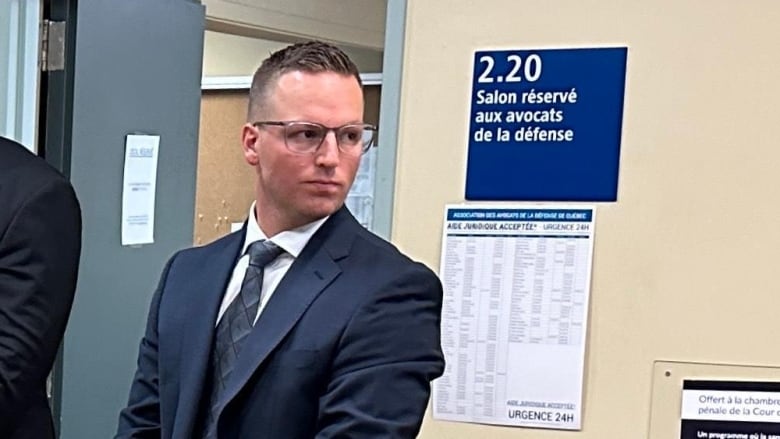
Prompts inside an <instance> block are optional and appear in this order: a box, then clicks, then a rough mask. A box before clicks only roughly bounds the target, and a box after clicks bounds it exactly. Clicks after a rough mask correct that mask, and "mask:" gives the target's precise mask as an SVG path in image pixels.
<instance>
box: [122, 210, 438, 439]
mask: <svg viewBox="0 0 780 439" xmlns="http://www.w3.org/2000/svg"><path fill="white" fill-rule="evenodd" d="M244 233H245V232H244V231H242V232H236V233H233V234H231V235H228V236H226V237H224V238H222V239H220V240H218V241H216V242H214V243H212V244H210V245H207V246H204V247H199V248H192V249H188V250H184V251H181V252H179V253H178V254H176V255H174V257H172V258H171V259H170V261H169V262H168V264H167V265H166V267H165V269H164V272H163V274H162V278H161V280H160V284H159V287H158V289H157V291H156V293H155V294H154V298H153V300H152V305H151V309H150V312H149V318H148V323H147V328H146V334H145V336H144V337H143V340H142V341H141V346H140V351H139V357H138V370H137V372H136V375H135V378H134V381H133V384H132V388H131V391H130V398H129V403H128V406H127V407H126V408H125V409H124V410H123V411H122V412H121V414H120V419H119V429H118V433H117V436H116V437H117V438H147V437H148V438H175V439H185V438H187V439H189V438H191V437H198V436H199V435H200V434H201V431H200V428H201V427H202V425H201V422H202V413H203V407H202V400H203V399H204V398H203V393H204V391H205V389H207V387H206V386H204V383H206V382H207V374H208V373H209V355H210V353H211V347H212V341H213V335H214V325H215V321H216V318H217V311H218V309H219V305H220V302H221V300H222V295H223V293H224V291H225V288H226V286H227V283H228V281H229V278H230V275H231V272H232V269H233V266H234V265H235V263H236V261H237V259H238V257H239V251H240V250H241V247H242V244H243V240H244ZM441 305H442V288H441V283H440V282H439V280H438V278H437V277H436V276H435V275H434V274H433V272H431V271H430V270H429V269H428V268H426V267H425V266H424V265H422V264H419V263H416V262H413V261H411V260H410V259H408V258H407V257H406V256H404V255H402V254H401V253H400V252H399V251H398V250H397V249H396V248H395V247H393V246H392V245H391V244H389V243H387V242H386V241H384V240H382V239H380V238H378V237H376V236H375V235H373V234H371V233H370V232H368V231H367V230H365V228H363V227H362V226H361V225H360V224H358V222H357V221H356V220H355V219H354V218H353V217H352V215H351V214H350V213H349V212H348V211H347V210H346V208H342V209H340V210H339V211H337V212H336V213H334V214H333V215H332V216H331V217H330V218H329V219H328V220H327V221H326V222H325V223H324V224H323V225H322V227H321V228H320V229H319V230H318V231H317V232H316V233H315V234H314V236H312V238H311V240H310V241H309V243H308V244H307V245H306V247H305V248H304V249H303V251H302V252H301V254H300V255H299V257H298V258H297V259H296V260H295V261H294V262H293V264H292V266H291V267H290V269H289V271H288V272H287V274H286V275H285V276H284V278H283V279H282V281H281V283H280V284H279V286H278V287H277V289H276V291H275V292H274V294H273V296H271V299H270V300H269V302H268V304H267V306H266V308H265V309H264V310H263V313H262V314H261V315H260V318H259V319H258V321H257V323H256V325H255V327H254V328H253V330H252V333H251V334H250V335H249V336H248V338H247V340H246V341H245V343H244V347H243V348H242V351H241V353H240V355H239V359H238V364H237V365H236V367H235V369H234V371H233V373H232V375H231V378H230V382H229V383H228V390H227V391H226V392H225V393H226V395H225V398H224V399H223V401H221V404H222V409H221V412H220V415H219V418H218V431H219V437H220V438H221V439H227V438H263V439H297V438H300V439H309V438H371V439H376V438H413V437H415V436H416V435H417V432H418V431H419V428H420V424H421V422H422V418H423V414H424V412H425V408H426V405H427V402H428V398H429V396H430V381H431V380H433V379H434V378H437V377H438V376H440V375H441V373H442V371H443V368H444V359H443V355H442V352H441V345H440V317H441Z"/></svg>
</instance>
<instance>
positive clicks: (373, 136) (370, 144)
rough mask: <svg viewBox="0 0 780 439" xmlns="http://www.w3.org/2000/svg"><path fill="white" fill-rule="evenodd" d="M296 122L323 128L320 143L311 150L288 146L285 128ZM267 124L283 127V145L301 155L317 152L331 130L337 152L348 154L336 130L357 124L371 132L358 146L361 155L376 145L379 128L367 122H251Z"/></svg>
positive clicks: (260, 124)
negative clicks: (366, 140)
mask: <svg viewBox="0 0 780 439" xmlns="http://www.w3.org/2000/svg"><path fill="white" fill-rule="evenodd" d="M298 123H305V124H309V125H314V126H318V127H320V128H322V129H324V130H325V135H323V136H322V138H321V139H320V143H318V144H317V146H316V147H314V148H312V149H311V151H298V150H295V149H292V148H290V145H288V144H287V129H288V127H290V126H292V125H294V124H298ZM269 125H270V126H276V127H283V128H284V134H283V136H282V137H283V139H284V146H285V147H286V148H287V150H288V151H290V152H293V153H296V154H302V155H305V154H314V153H315V152H317V150H318V149H320V146H322V143H323V142H325V137H327V136H328V133H329V132H331V131H332V132H333V136H334V137H335V138H336V146H337V147H338V149H339V152H342V153H345V154H349V152H345V150H344V149H342V148H341V142H340V141H339V136H338V131H339V130H341V129H343V128H346V127H352V126H359V127H363V130H368V131H371V133H372V134H371V140H369V141H368V143H365V144H363V146H362V147H361V148H360V154H357V157H360V156H361V155H363V154H365V153H366V152H368V150H369V149H371V147H373V146H376V135H377V132H378V130H379V128H378V127H377V126H375V125H371V124H368V123H348V124H344V125H341V126H338V127H329V126H326V125H323V124H321V123H317V122H310V121H308V120H260V121H257V122H252V126H253V127H255V128H260V127H263V126H269Z"/></svg>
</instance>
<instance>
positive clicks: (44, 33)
mask: <svg viewBox="0 0 780 439" xmlns="http://www.w3.org/2000/svg"><path fill="white" fill-rule="evenodd" d="M61 70H65V22H64V21H52V20H43V25H42V26H41V71H44V72H55V71H61Z"/></svg>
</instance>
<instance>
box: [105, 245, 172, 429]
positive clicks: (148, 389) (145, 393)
mask: <svg viewBox="0 0 780 439" xmlns="http://www.w3.org/2000/svg"><path fill="white" fill-rule="evenodd" d="M174 259H175V256H174V257H172V258H171V259H170V260H169V261H168V263H167V264H166V266H165V269H164V270H163V274H162V276H161V277H160V282H159V284H158V286H157V290H156V291H155V292H154V295H153V296H152V303H151V305H150V306H149V317H148V318H147V320H146V331H145V333H144V336H143V338H142V339H141V344H140V347H139V348H138V367H137V369H136V372H135V376H134V378H133V383H132V385H131V387H130V397H129V398H128V402H127V407H125V408H124V409H123V410H122V411H121V412H120V413H119V427H118V429H117V434H116V438H117V439H119V438H121V439H130V438H156V439H159V438H160V437H161V429H160V378H159V370H158V337H157V323H158V320H157V319H158V314H159V307H160V300H161V297H162V294H163V290H164V289H165V281H166V279H167V277H168V273H169V271H170V269H171V265H173V260H174Z"/></svg>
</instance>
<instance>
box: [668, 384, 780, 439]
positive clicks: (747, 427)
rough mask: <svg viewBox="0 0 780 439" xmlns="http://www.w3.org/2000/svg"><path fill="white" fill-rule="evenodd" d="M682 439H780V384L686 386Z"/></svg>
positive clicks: (684, 389)
mask: <svg viewBox="0 0 780 439" xmlns="http://www.w3.org/2000/svg"><path fill="white" fill-rule="evenodd" d="M680 418H681V422H680V439H694V438H696V439H780V382H755V381H696V380H686V381H684V382H683V393H682V410H681V415H680Z"/></svg>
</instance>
